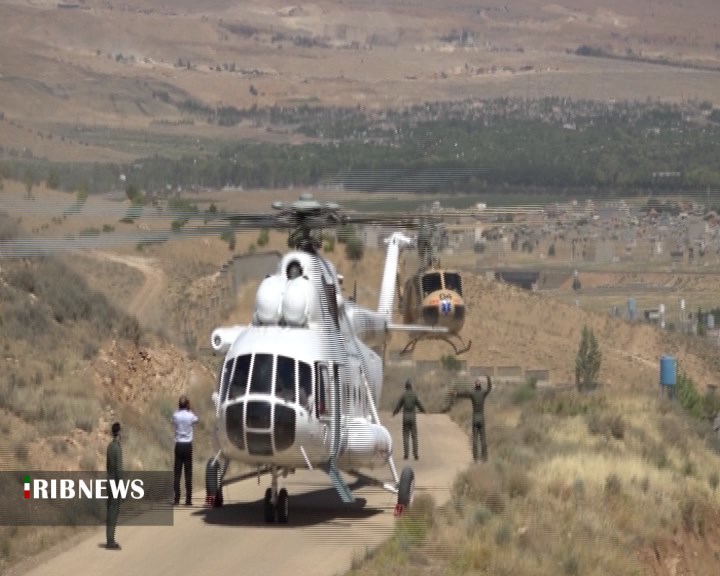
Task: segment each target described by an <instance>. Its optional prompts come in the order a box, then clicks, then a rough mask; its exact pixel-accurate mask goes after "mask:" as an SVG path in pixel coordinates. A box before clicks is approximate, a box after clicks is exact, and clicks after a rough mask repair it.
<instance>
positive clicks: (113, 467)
mask: <svg viewBox="0 0 720 576" xmlns="http://www.w3.org/2000/svg"><path fill="white" fill-rule="evenodd" d="M112 435H113V438H112V441H111V442H110V444H108V447H107V479H108V480H115V481H116V482H118V481H119V480H120V479H121V478H122V448H121V446H120V422H115V423H114V424H113V425H112ZM107 490H108V499H107V549H108V550H120V544H118V543H117V542H115V526H117V520H118V514H119V513H120V500H119V499H118V498H113V497H112V490H111V489H110V486H108V488H107Z"/></svg>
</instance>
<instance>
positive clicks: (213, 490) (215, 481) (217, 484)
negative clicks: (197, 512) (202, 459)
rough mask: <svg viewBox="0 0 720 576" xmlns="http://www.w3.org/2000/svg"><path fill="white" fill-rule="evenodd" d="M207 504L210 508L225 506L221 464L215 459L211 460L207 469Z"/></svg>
mask: <svg viewBox="0 0 720 576" xmlns="http://www.w3.org/2000/svg"><path fill="white" fill-rule="evenodd" d="M205 504H206V505H207V506H209V507H210V508H220V507H221V506H222V505H223V492H222V480H221V478H220V463H219V462H218V461H217V460H216V459H214V458H210V459H209V460H208V462H207V466H206V467H205Z"/></svg>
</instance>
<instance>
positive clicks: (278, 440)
mask: <svg viewBox="0 0 720 576" xmlns="http://www.w3.org/2000/svg"><path fill="white" fill-rule="evenodd" d="M271 398H272V397H268V398H262V397H252V398H250V399H248V400H247V401H245V402H237V403H234V404H231V405H229V406H228V407H227V409H226V411H225V428H226V431H227V437H228V440H230V442H232V443H233V445H234V446H235V447H236V448H238V449H239V450H243V451H244V450H246V449H247V451H248V452H249V453H250V454H253V455H256V456H272V455H273V454H274V453H277V452H282V451H283V450H287V449H288V448H290V447H291V446H292V445H293V444H294V443H295V425H296V414H295V410H294V408H292V407H290V406H285V405H284V404H282V403H279V402H273V401H272V400H271ZM273 404H274V405H273Z"/></svg>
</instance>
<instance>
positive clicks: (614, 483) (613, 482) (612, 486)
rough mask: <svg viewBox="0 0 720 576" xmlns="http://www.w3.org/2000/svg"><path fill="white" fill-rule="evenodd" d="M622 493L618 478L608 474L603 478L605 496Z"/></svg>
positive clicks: (615, 475) (620, 482)
mask: <svg viewBox="0 0 720 576" xmlns="http://www.w3.org/2000/svg"><path fill="white" fill-rule="evenodd" d="M620 492H622V481H621V480H620V477H619V476H618V475H617V474H615V473H613V474H608V476H607V478H605V494H607V495H608V496H617V495H619V494H620Z"/></svg>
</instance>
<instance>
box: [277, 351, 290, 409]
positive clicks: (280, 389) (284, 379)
mask: <svg viewBox="0 0 720 576" xmlns="http://www.w3.org/2000/svg"><path fill="white" fill-rule="evenodd" d="M275 378H276V380H275V396H277V397H278V398H281V399H282V400H287V401H288V402H295V359H294V358H288V357H287V356H278V359H277V374H276V377H275Z"/></svg>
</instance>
